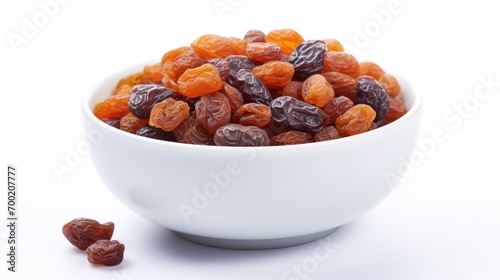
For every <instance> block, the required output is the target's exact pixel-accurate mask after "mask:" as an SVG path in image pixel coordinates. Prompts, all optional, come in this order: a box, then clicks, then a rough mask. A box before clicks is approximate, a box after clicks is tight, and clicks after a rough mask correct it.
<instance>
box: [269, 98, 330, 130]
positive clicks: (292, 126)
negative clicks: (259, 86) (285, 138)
mask: <svg viewBox="0 0 500 280" xmlns="http://www.w3.org/2000/svg"><path fill="white" fill-rule="evenodd" d="M270 107H271V112H272V121H273V125H275V126H276V127H277V128H278V129H282V130H299V131H303V132H318V131H320V130H321V128H323V126H324V124H325V121H326V120H327V118H328V117H327V116H326V114H325V113H324V112H323V111H322V110H321V109H320V108H318V107H316V106H314V105H311V104H308V103H305V102H303V101H300V100H298V99H295V98H293V97H290V96H281V97H278V98H276V99H274V100H273V101H272V102H271V106H270Z"/></svg>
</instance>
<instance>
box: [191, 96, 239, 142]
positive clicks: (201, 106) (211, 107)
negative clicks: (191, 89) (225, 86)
mask: <svg viewBox="0 0 500 280" xmlns="http://www.w3.org/2000/svg"><path fill="white" fill-rule="evenodd" d="M195 108H196V121H197V122H198V123H199V124H201V125H202V126H203V127H204V128H205V129H206V130H207V131H208V132H209V133H210V134H214V133H215V131H216V130H217V129H218V128H219V127H221V126H223V125H226V124H228V123H229V122H230V121H231V105H230V104H229V100H228V99H227V98H226V96H224V94H222V93H220V92H215V93H211V94H207V95H204V96H202V97H200V100H198V102H196V105H195Z"/></svg>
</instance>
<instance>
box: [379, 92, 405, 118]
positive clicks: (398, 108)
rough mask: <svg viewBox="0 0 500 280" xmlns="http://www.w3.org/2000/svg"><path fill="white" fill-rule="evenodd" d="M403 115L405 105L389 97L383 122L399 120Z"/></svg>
mask: <svg viewBox="0 0 500 280" xmlns="http://www.w3.org/2000/svg"><path fill="white" fill-rule="evenodd" d="M404 114H406V107H405V104H404V103H403V102H402V101H401V100H399V99H397V98H395V97H392V96H389V110H388V112H387V115H385V117H384V118H383V120H386V121H388V122H393V121H395V120H397V119H399V118H401V117H402V116H403V115H404Z"/></svg>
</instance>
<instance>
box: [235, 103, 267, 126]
mask: <svg viewBox="0 0 500 280" xmlns="http://www.w3.org/2000/svg"><path fill="white" fill-rule="evenodd" d="M233 121H234V122H239V123H240V124H241V125H254V126H257V127H260V128H262V127H264V126H266V125H267V124H268V123H269V122H270V121H271V109H270V108H269V106H267V105H264V104H257V103H246V104H243V105H242V106H241V107H240V108H239V109H238V111H236V113H234V115H233Z"/></svg>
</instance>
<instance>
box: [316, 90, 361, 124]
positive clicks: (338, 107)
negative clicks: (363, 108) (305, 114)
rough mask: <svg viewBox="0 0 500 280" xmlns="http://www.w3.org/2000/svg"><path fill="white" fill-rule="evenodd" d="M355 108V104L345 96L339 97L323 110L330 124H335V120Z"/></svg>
mask: <svg viewBox="0 0 500 280" xmlns="http://www.w3.org/2000/svg"><path fill="white" fill-rule="evenodd" d="M352 106H354V102H352V101H351V99H349V98H347V97H345V96H337V97H335V98H333V99H332V100H331V101H330V102H328V103H327V104H326V105H325V106H324V107H322V108H321V110H323V112H325V114H326V115H327V116H328V119H329V120H330V123H335V120H337V118H338V117H339V116H340V115H342V114H343V113H345V112H346V111H347V110H349V109H351V108H352Z"/></svg>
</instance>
